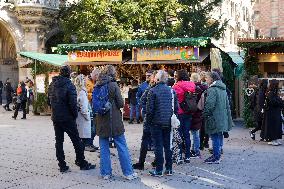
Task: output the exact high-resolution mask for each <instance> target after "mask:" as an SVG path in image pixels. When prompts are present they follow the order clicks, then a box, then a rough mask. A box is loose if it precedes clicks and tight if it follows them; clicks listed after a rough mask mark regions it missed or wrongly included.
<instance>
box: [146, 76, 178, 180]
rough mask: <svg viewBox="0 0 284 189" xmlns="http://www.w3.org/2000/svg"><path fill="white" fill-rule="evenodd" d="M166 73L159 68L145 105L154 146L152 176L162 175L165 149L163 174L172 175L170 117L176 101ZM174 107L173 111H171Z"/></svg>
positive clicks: (176, 107)
mask: <svg viewBox="0 0 284 189" xmlns="http://www.w3.org/2000/svg"><path fill="white" fill-rule="evenodd" d="M167 79H168V74H167V73H166V72H165V71H163V70H159V71H158V73H157V74H156V76H155V80H156V83H157V84H156V86H155V87H153V88H152V89H150V91H149V93H148V97H147V98H148V101H147V107H146V116H147V119H149V120H151V123H150V127H151V134H152V138H153V140H154V141H153V142H154V146H155V159H156V169H155V170H153V171H150V174H151V175H152V176H158V177H160V176H163V164H164V155H163V149H164V151H165V159H166V170H165V172H164V174H166V175H168V176H170V175H172V164H173V162H172V150H171V139H170V138H171V137H170V133H171V117H172V115H173V113H177V110H178V101H177V97H176V95H175V92H174V91H173V90H172V89H171V88H170V87H168V86H167ZM172 95H174V108H172ZM173 109H174V112H173Z"/></svg>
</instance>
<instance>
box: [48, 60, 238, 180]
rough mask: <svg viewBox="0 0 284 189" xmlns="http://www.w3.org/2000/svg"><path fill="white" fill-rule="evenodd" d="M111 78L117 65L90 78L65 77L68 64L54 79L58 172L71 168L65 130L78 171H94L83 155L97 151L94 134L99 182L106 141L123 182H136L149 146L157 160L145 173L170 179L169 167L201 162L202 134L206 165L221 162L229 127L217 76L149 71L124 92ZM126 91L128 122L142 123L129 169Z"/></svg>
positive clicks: (107, 169) (106, 166) (108, 171)
mask: <svg viewBox="0 0 284 189" xmlns="http://www.w3.org/2000/svg"><path fill="white" fill-rule="evenodd" d="M71 75H72V79H71ZM116 79H117V78H116V70H115V67H114V66H111V65H107V66H105V67H103V68H95V69H94V70H93V72H92V73H91V74H90V76H84V75H82V74H80V75H77V74H71V69H70V67H68V66H63V67H62V68H61V69H60V74H59V76H56V77H53V80H52V82H51V84H50V86H49V90H48V99H49V104H50V106H51V108H52V121H53V123H54V130H55V139H56V144H55V147H56V157H57V160H58V162H59V163H58V165H59V168H60V171H61V172H67V171H69V167H68V166H67V165H66V162H65V156H64V151H63V141H64V132H66V133H67V134H68V136H69V137H70V139H71V141H72V143H73V146H74V148H75V152H76V160H75V164H76V165H78V166H79V167H80V168H81V170H89V169H94V168H95V165H92V164H90V163H88V162H87V161H86V160H85V156H84V150H86V149H87V151H90V150H91V149H92V150H93V151H95V150H98V147H95V146H94V145H93V140H94V136H95V135H97V136H98V137H99V149H100V175H101V176H102V178H104V179H110V178H111V176H112V166H111V158H110V156H111V153H110V147H111V143H112V142H113V143H114V144H115V146H116V148H117V151H118V156H119V161H120V165H121V169H122V172H123V175H124V177H125V178H126V179H128V180H133V179H136V178H137V174H136V173H135V172H134V169H140V170H142V169H144V164H145V159H146V155H147V152H148V151H149V150H151V148H152V149H154V153H155V160H154V162H153V163H152V166H153V167H154V168H153V170H152V171H150V172H149V174H150V175H152V176H158V177H160V176H163V175H168V176H170V175H172V174H173V163H176V164H177V165H180V164H182V163H190V159H191V158H200V157H201V151H200V150H202V149H203V148H204V147H208V146H209V145H208V137H211V139H212V156H211V157H209V158H207V159H206V160H205V161H204V162H205V163H208V164H218V163H220V160H221V151H222V147H223V137H224V135H225V133H227V132H228V131H229V130H230V129H231V127H232V125H233V121H232V117H231V109H230V102H229V98H228V94H227V90H226V85H225V84H224V83H223V82H222V79H221V75H220V73H218V72H215V71H213V72H208V73H206V72H203V73H201V74H199V73H192V74H191V75H189V73H188V72H187V71H186V70H177V71H173V70H169V71H168V72H167V71H165V70H148V71H147V73H146V81H145V82H142V83H141V84H140V85H138V81H137V80H133V81H132V83H131V84H132V85H131V87H130V89H129V91H128V92H125V91H123V90H124V89H123V87H119V84H118V82H117V81H116ZM121 86H124V85H123V84H122V85H121ZM125 93H127V94H128V95H127V96H128V103H129V104H130V108H131V109H132V110H131V115H130V122H129V123H133V122H134V113H135V114H136V115H135V118H136V122H137V123H140V121H141V120H142V122H143V134H142V142H141V148H140V156H139V162H137V163H135V164H133V165H132V161H131V156H130V153H129V150H128V147H127V142H126V139H125V134H124V133H125V129H124V123H123V118H122V112H121V109H123V107H124V104H125V99H124V98H123V96H126V95H122V94H125ZM141 117H142V119H141ZM92 120H93V121H92ZM93 130H94V131H95V133H94V132H93ZM190 134H191V135H192V140H191V138H190ZM227 135H228V134H227ZM164 154H165V157H164ZM164 162H165V163H164ZM164 164H165V168H164Z"/></svg>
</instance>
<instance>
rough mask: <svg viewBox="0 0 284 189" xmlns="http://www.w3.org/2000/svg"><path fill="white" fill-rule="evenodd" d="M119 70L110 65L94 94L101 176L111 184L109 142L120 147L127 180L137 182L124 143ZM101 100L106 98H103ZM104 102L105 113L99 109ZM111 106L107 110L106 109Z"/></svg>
mask: <svg viewBox="0 0 284 189" xmlns="http://www.w3.org/2000/svg"><path fill="white" fill-rule="evenodd" d="M115 78H116V70H115V68H114V66H112V65H107V66H105V67H104V68H103V70H102V72H101V73H100V75H99V77H98V80H97V81H96V86H95V88H94V92H93V108H94V113H96V131H97V135H98V136H99V143H100V149H101V151H100V174H101V176H102V178H103V179H105V180H109V179H110V178H111V177H112V168H111V159H110V148H109V138H113V140H114V142H115V145H116V147H117V151H118V156H119V162H120V166H121V169H122V172H123V175H124V177H125V178H126V179H127V180H133V179H136V178H138V177H137V173H134V172H133V168H132V163H131V157H130V154H129V150H128V147H127V143H126V139H125V135H124V132H125V129H124V125H123V122H122V117H121V116H122V114H121V111H120V109H121V108H122V107H123V99H122V96H121V92H120V88H119V86H118V84H117V82H116V81H115ZM102 96H103V97H104V98H102ZM103 100H107V103H104V104H103V107H102V110H104V111H105V110H106V109H108V111H107V112H104V113H102V112H101V111H102V110H101V109H100V107H98V105H101V104H102V103H103ZM107 104H108V108H106V107H107Z"/></svg>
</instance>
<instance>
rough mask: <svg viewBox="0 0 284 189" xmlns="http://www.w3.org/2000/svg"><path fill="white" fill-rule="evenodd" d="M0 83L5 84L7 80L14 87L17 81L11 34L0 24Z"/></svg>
mask: <svg viewBox="0 0 284 189" xmlns="http://www.w3.org/2000/svg"><path fill="white" fill-rule="evenodd" d="M0 73H1V74H0V81H3V83H5V82H6V79H7V78H10V79H11V81H12V86H13V87H16V85H17V83H18V80H19V69H18V62H17V53H16V46H15V42H14V39H13V37H12V35H11V33H10V32H9V31H8V30H7V29H6V28H5V27H4V25H3V24H1V23H0Z"/></svg>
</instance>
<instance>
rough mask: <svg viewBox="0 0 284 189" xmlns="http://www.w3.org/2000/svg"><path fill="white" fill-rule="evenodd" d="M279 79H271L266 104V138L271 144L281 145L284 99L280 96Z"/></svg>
mask: <svg viewBox="0 0 284 189" xmlns="http://www.w3.org/2000/svg"><path fill="white" fill-rule="evenodd" d="M278 92H279V81H277V80H271V81H270V83H269V88H268V92H267V97H266V99H265V105H264V139H266V141H269V142H268V144H269V145H273V146H279V145H281V144H282V143H281V141H280V139H282V117H281V110H282V109H283V108H284V101H283V100H282V99H281V98H280V97H279V96H278V95H279V94H278Z"/></svg>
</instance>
